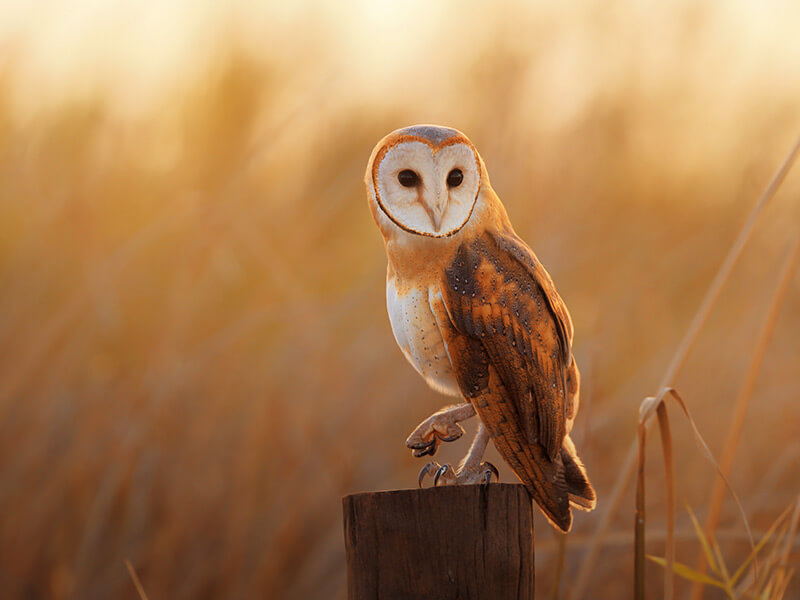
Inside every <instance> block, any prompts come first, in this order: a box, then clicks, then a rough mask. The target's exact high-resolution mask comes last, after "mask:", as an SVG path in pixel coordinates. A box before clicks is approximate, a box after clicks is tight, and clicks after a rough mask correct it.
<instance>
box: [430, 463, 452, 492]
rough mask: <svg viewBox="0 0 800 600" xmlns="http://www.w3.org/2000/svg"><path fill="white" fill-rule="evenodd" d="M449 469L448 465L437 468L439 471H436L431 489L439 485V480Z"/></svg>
mask: <svg viewBox="0 0 800 600" xmlns="http://www.w3.org/2000/svg"><path fill="white" fill-rule="evenodd" d="M449 468H450V465H442V466H441V467H439V470H438V471H436V475H434V476H433V487H436V486H437V485H438V484H439V478H440V477H441V476H442V475H444V474H445V473H447V470H448V469H449Z"/></svg>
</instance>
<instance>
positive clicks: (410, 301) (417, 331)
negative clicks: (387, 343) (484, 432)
mask: <svg viewBox="0 0 800 600" xmlns="http://www.w3.org/2000/svg"><path fill="white" fill-rule="evenodd" d="M439 293H440V292H439V290H438V289H436V288H428V289H426V288H412V289H411V291H409V292H408V293H407V294H405V295H403V296H401V295H399V294H398V293H397V288H396V287H395V284H394V280H393V279H392V278H389V279H387V281H386V307H387V308H388V309H389V321H390V322H391V324H392V332H393V333H394V339H395V340H397V345H398V346H400V349H401V350H402V351H403V354H405V357H406V358H407V359H408V362H410V363H411V365H412V366H413V367H414V368H415V369H416V370H417V372H418V373H419V374H420V375H422V377H424V378H425V381H427V382H428V385H430V386H431V387H432V388H433V389H435V390H437V391H439V392H442V393H445V394H449V395H451V396H460V395H461V392H460V391H459V389H458V382H457V381H456V377H455V373H454V372H453V367H452V365H451V363H450V358H449V357H448V355H447V348H446V346H445V344H444V340H443V339H442V334H441V333H440V332H439V326H438V324H437V323H436V318H435V317H434V315H433V312H432V310H431V304H430V298H431V297H432V296H434V295H436V294H439Z"/></svg>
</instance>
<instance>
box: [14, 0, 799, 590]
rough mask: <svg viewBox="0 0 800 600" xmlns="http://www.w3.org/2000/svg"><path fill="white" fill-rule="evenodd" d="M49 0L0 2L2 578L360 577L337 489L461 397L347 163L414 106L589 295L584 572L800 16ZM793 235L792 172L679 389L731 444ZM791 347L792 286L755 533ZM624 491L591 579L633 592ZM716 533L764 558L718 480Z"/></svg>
mask: <svg viewBox="0 0 800 600" xmlns="http://www.w3.org/2000/svg"><path fill="white" fill-rule="evenodd" d="M37 6H38V8H34V6H33V5H32V4H31V5H23V4H16V3H3V2H0V598H3V599H6V598H10V599H16V598H20V599H22V598H25V599H70V598H76V599H95V598H96V599H105V598H123V599H124V598H137V597H138V595H137V591H136V588H135V587H134V585H133V582H132V580H131V577H130V576H129V573H128V571H127V569H126V566H125V560H126V559H127V560H130V562H131V564H132V565H133V567H134V568H135V570H136V573H137V574H138V576H139V578H140V579H141V582H142V585H143V587H144V590H145V591H146V592H147V594H148V597H149V598H150V599H152V600H156V599H166V598H169V599H171V600H179V599H189V598H243V599H250V598H281V599H283V598H286V599H310V600H317V599H329V598H344V597H345V595H344V592H345V590H344V584H345V581H344V545H343V539H342V530H341V527H342V526H341V508H340V497H341V496H342V495H345V494H348V493H352V492H357V491H365V490H377V489H392V488H401V487H410V486H413V485H416V475H417V472H418V470H419V468H420V467H421V466H422V462H421V461H420V460H417V459H414V458H412V457H411V453H410V451H408V450H407V449H406V448H405V446H404V444H403V441H404V440H405V438H406V436H407V435H408V433H409V432H410V431H411V430H412V429H413V428H414V427H415V426H416V425H417V424H418V423H419V422H420V421H421V420H422V419H423V418H425V417H427V416H428V415H429V414H431V413H432V412H434V411H435V410H436V409H438V408H439V407H440V406H441V405H442V404H443V398H442V397H440V396H439V395H437V394H436V393H435V392H433V391H431V390H429V389H428V388H427V387H426V385H425V383H424V382H423V381H422V379H421V378H420V377H418V376H417V375H416V374H415V373H414V372H413V370H412V369H411V367H410V366H409V365H407V364H406V362H405V360H404V358H403V357H402V355H401V353H400V352H399V350H398V349H397V347H396V345H395V342H394V339H393V337H392V334H391V331H390V328H389V323H388V319H387V316H386V310H385V297H384V277H385V262H386V258H385V255H384V251H383V246H382V243H381V238H380V235H379V233H378V231H377V229H376V227H375V226H374V224H373V223H372V219H371V217H370V214H369V211H368V210H367V205H366V199H365V192H364V186H363V182H362V177H363V171H364V168H365V166H366V162H367V159H368V157H369V153H370V151H371V149H372V147H373V145H374V144H375V143H376V142H377V141H378V140H379V139H380V138H381V137H382V136H383V135H384V134H386V133H388V132H389V131H391V130H393V129H396V128H398V127H402V126H405V125H409V124H413V123H425V122H430V123H439V124H444V125H450V126H453V127H456V128H458V129H460V130H462V131H464V132H465V133H466V134H467V135H468V136H469V137H470V138H471V139H472V141H473V142H474V143H475V145H476V147H477V148H478V149H479V150H480V152H481V154H482V156H483V158H484V160H485V161H486V165H487V167H488V170H489V173H490V174H491V178H492V184H493V187H494V188H495V190H496V191H497V192H498V194H499V195H500V197H501V198H502V200H503V202H504V204H505V206H506V208H507V209H508V212H509V215H510V217H511V220H512V222H513V223H514V225H515V227H516V229H517V232H518V233H519V234H520V236H521V237H522V238H523V239H525V240H526V241H527V242H528V243H529V244H530V245H531V247H532V248H533V249H534V250H535V251H536V253H537V255H538V256H539V258H540V260H541V261H542V262H543V263H544V264H545V265H546V267H547V268H548V270H549V272H550V274H551V275H552V277H553V279H554V280H555V282H556V284H557V286H558V289H559V292H560V293H561V295H562V297H563V298H564V300H565V301H566V303H567V305H568V306H569V308H570V311H571V313H572V317H573V320H574V323H575V331H576V335H575V356H576V358H577V360H578V364H579V365H580V366H581V370H582V374H583V399H582V407H581V413H580V415H579V417H578V421H577V425H576V432H577V435H576V436H575V437H576V442H577V443H578V447H579V449H580V453H581V456H582V457H583V459H584V461H585V463H586V465H587V468H588V470H589V473H590V476H591V478H592V480H593V483H594V484H595V487H596V488H597V491H598V497H599V504H598V509H597V510H596V511H595V512H594V513H589V514H585V513H579V514H577V515H576V519H575V528H574V530H573V531H574V533H572V534H571V535H570V536H569V539H568V541H567V554H566V563H565V571H566V576H565V578H564V581H563V583H562V592H563V595H564V597H566V596H567V595H569V594H570V593H571V591H573V590H571V585H572V583H573V582H574V579H575V575H576V573H577V572H578V570H579V569H580V567H581V565H582V564H583V558H584V556H585V551H586V547H587V544H588V542H589V540H590V538H591V536H592V533H593V531H594V530H595V527H596V526H597V523H598V522H599V519H600V518H601V516H602V514H603V511H604V509H605V505H604V498H607V497H608V493H609V491H610V489H611V488H612V487H613V485H614V483H615V481H616V479H617V477H618V475H619V468H620V463H621V461H622V460H623V458H624V456H625V455H626V453H627V452H628V448H629V446H630V444H631V443H633V441H634V440H635V436H636V424H637V417H638V410H639V404H640V402H641V400H642V399H643V398H644V397H645V396H647V395H652V394H654V393H656V392H657V389H656V386H657V385H658V382H659V379H660V378H661V375H662V373H663V372H664V370H665V368H666V366H667V364H668V363H669V361H670V357H671V356H672V353H673V351H674V350H675V347H676V346H677V344H678V343H679V341H680V339H681V337H682V336H683V334H684V332H685V331H686V328H687V326H688V324H689V322H690V320H691V318H692V315H693V314H694V312H695V310H696V308H697V306H698V304H699V303H700V301H701V299H702V297H703V294H704V293H705V290H706V289H707V287H708V285H709V282H710V281H711V279H712V278H713V276H714V273H715V272H716V270H717V268H718V267H719V265H720V263H721V262H722V260H723V257H724V256H725V254H726V252H727V250H728V248H729V246H730V245H731V243H732V241H733V239H734V238H735V236H736V232H737V231H738V228H739V227H740V226H741V224H742V223H743V221H744V220H745V218H746V215H747V214H748V212H749V211H750V209H751V207H752V206H753V205H754V203H755V202H756V200H757V198H758V196H759V194H760V193H761V191H762V190H763V188H764V187H765V186H766V185H767V183H768V181H769V179H770V177H771V175H772V173H773V172H774V171H775V169H776V168H777V166H778V165H779V164H780V162H781V161H782V160H783V158H784V156H785V155H786V153H787V152H788V151H789V149H790V148H791V146H792V144H793V142H794V140H795V138H796V136H797V135H798V134H799V133H800V45H798V44H797V42H796V31H795V30H796V27H795V25H796V23H798V22H800V21H799V19H800V8H798V7H797V6H796V5H795V4H793V3H790V2H768V3H755V2H750V3H748V2H740V3H726V4H722V3H719V4H717V3H712V2H700V3H696V2H689V1H688V0H687V1H680V2H677V3H669V4H663V3H648V2H644V1H643V0H639V1H637V0H625V1H624V2H622V3H618V4H614V5H613V6H612V5H609V4H608V3H602V2H598V1H590V2H586V3H581V4H571V5H564V6H562V5H561V4H552V3H545V2H535V3H522V2H510V1H508V2H502V3H499V4H494V5H491V6H490V5H489V4H486V3H479V2H461V3H458V2H443V3H436V4H434V3H423V2H410V3H405V4H403V5H402V6H400V5H394V4H391V3H388V2H361V3H350V4H347V5H344V4H340V3H334V2H328V3H303V4H297V5H291V4H289V3H281V4H278V3H275V4H257V5H256V4H248V3H245V2H239V3H232V4H224V5H223V6H220V5H218V4H213V3H210V2H188V1H187V0H184V1H180V2H174V3H171V4H162V3H158V2H156V1H155V0H151V1H148V2H143V3H132V2H117V3H111V4H107V5H106V4H99V3H94V2H91V1H90V0H81V1H80V2H77V3H66V2H46V3H43V4H41V5H37ZM799 230H800V167H798V168H796V170H795V171H793V172H791V173H790V174H789V176H788V178H787V180H786V181H785V183H784V184H783V186H782V188H781V190H780V191H779V193H778V195H777V196H776V198H775V200H774V201H773V202H772V204H771V205H770V206H769V207H768V209H767V210H766V211H765V213H764V215H763V216H762V218H761V219H760V221H759V223H758V226H757V229H756V230H755V235H754V237H753V239H752V240H751V242H750V244H749V245H748V247H747V248H746V250H745V252H744V254H743V257H742V260H741V261H740V263H739V264H738V265H737V267H736V270H735V271H734V273H733V276H732V278H731V280H730V281H729V282H728V284H727V285H726V286H725V288H724V290H723V294H722V296H721V298H720V300H719V303H718V305H717V306H716V308H715V310H714V312H713V313H712V315H711V319H710V321H709V322H708V324H707V325H706V326H705V327H704V329H703V330H702V333H701V336H700V338H699V340H698V343H697V345H696V347H695V348H694V350H693V351H692V353H691V355H690V357H689V361H688V363H687V366H686V368H685V369H684V370H683V372H682V373H681V375H680V377H679V378H678V381H677V382H676V387H677V389H679V390H680V392H681V394H682V395H683V397H684V398H685V399H686V402H687V404H688V405H689V407H690V409H691V411H692V414H693V416H694V417H695V419H696V421H697V424H698V427H699V429H700V430H701V432H702V433H703V435H704V436H705V439H706V440H707V441H708V443H709V445H710V447H711V449H712V451H713V452H714V453H715V454H717V455H718V454H719V452H720V451H721V448H722V445H723V443H724V440H725V437H726V434H727V431H728V427H729V424H730V421H731V418H732V416H731V407H732V406H733V404H734V402H735V399H736V396H737V394H738V392H739V389H740V388H741V386H742V382H743V379H744V374H745V372H746V370H747V367H748V364H749V362H750V359H751V352H752V349H753V347H754V344H755V339H756V337H757V334H758V331H759V328H760V326H761V323H762V321H763V319H764V315H765V313H766V312H767V310H768V307H769V305H770V301H771V298H772V297H773V295H774V289H775V286H776V284H777V280H778V274H779V271H780V266H781V264H782V262H783V261H784V257H785V255H786V253H787V251H788V249H789V247H790V246H791V244H792V242H793V239H795V238H796V236H797V234H798V231H799ZM798 339H800V276H797V277H794V279H793V281H792V284H791V288H790V289H789V292H788V295H787V297H786V300H785V302H784V303H783V306H782V307H781V310H780V313H779V316H778V321H777V326H776V329H775V333H774V335H773V336H772V337H771V339H770V343H769V346H768V348H767V350H766V354H765V356H764V363H763V367H762V368H761V371H760V375H759V378H758V381H757V386H756V388H755V392H754V395H753V399H752V404H751V406H750V410H749V412H748V417H747V420H746V423H745V427H744V430H743V433H742V438H741V442H740V444H739V447H738V450H737V453H736V460H735V462H734V470H733V472H732V474H731V478H730V479H731V484H732V486H733V487H734V489H735V490H736V492H737V493H738V495H739V497H740V498H741V501H742V504H743V506H744V508H745V510H746V512H747V514H748V517H749V519H750V521H751V524H752V526H753V528H754V530H755V531H756V533H763V531H764V530H765V529H766V528H767V527H768V526H769V524H770V523H772V521H773V520H774V519H775V518H776V517H777V515H778V514H779V513H781V512H782V511H783V510H784V509H785V508H786V507H787V506H789V505H790V504H792V503H793V502H795V501H796V499H797V497H798V493H800V475H798V473H800V471H799V470H798V467H797V465H798V463H800V403H798V396H799V395H800V344H799V343H798ZM672 423H673V434H674V437H675V461H676V473H677V494H678V496H677V497H678V508H679V511H678V522H677V527H678V545H677V554H678V559H679V560H681V561H682V562H686V563H689V564H694V562H695V560H696V557H697V555H698V552H699V544H698V541H697V539H696V537H695V535H694V533H693V531H692V529H691V523H690V520H689V517H688V514H687V511H686V510H685V507H686V506H689V507H691V508H692V509H693V510H694V511H695V513H697V514H698V516H699V517H700V518H701V520H702V518H703V517H704V515H705V510H706V509H705V507H706V504H707V501H708V496H709V491H710V489H711V485H712V484H713V481H714V470H713V468H712V467H711V466H710V465H709V464H708V463H707V462H706V461H705V460H704V458H703V454H702V452H701V450H700V449H699V448H698V446H697V445H696V443H695V441H694V439H693V437H692V434H691V430H690V428H689V427H688V425H687V424H686V423H685V421H684V420H683V419H681V418H680V417H679V416H678V412H677V411H673V420H672ZM467 437H469V436H465V437H464V439H462V440H460V441H459V442H456V443H454V444H452V445H450V447H448V448H444V449H442V451H441V456H440V457H439V458H440V460H441V459H444V460H451V461H454V460H457V459H458V458H459V457H460V455H461V454H462V453H463V452H464V450H465V449H466V446H467V444H468V440H467V439H466V438H467ZM651 437H656V436H651ZM649 450H650V451H649V457H648V465H647V472H648V475H649V478H648V484H647V489H648V552H649V553H651V554H656V555H663V553H664V536H663V530H664V526H665V517H664V502H663V499H662V494H661V490H663V483H662V476H661V474H660V472H661V457H660V456H659V453H660V450H659V449H658V446H657V444H656V443H655V442H654V443H651V444H650V448H649ZM494 456H495V460H496V464H498V466H499V467H500V470H501V475H502V476H503V479H504V480H506V481H511V480H512V479H511V477H512V475H511V473H510V470H509V469H508V468H507V467H505V465H503V464H502V463H501V462H500V461H499V459H498V458H497V457H496V455H494ZM633 506H634V504H633V491H632V487H631V489H629V490H628V494H627V495H626V497H625V500H624V502H623V505H622V509H621V510H620V512H619V514H618V515H617V516H616V517H615V518H614V519H613V520H612V526H611V530H610V532H609V533H608V534H607V535H606V536H604V538H603V540H602V553H601V556H600V560H599V561H598V562H597V564H596V565H595V567H594V568H593V570H592V573H591V582H590V586H589V590H590V591H589V593H588V594H587V596H586V597H591V598H625V597H630V596H631V595H632V573H633V564H632V543H633V542H632V540H633ZM536 519H537V521H536V532H537V556H536V560H537V574H538V578H537V587H538V588H539V591H540V595H541V596H542V597H545V598H549V597H551V596H550V590H551V588H552V583H553V582H552V577H551V575H550V573H552V571H553V570H554V569H553V565H554V562H555V560H556V556H557V543H558V542H557V538H556V536H555V535H554V534H553V533H552V532H551V530H550V528H549V527H548V525H547V524H546V523H545V521H544V519H543V518H541V515H539V513H538V512H537V513H536ZM660 532H661V533H660ZM717 539H718V541H719V543H720V546H721V548H722V551H723V553H724V554H725V556H726V558H729V560H730V562H731V564H738V562H739V561H741V560H742V559H743V558H744V557H745V556H747V554H748V552H749V546H748V543H747V537H746V535H745V533H744V529H743V525H742V523H741V520H740V519H739V518H738V517H737V513H736V511H735V508H734V504H733V502H732V501H730V499H729V500H728V501H727V503H726V504H725V510H724V512H723V521H722V524H721V526H720V529H719V531H718V534H717ZM799 550H800V541H797V542H795V544H794V545H793V546H792V552H791V559H792V561H793V562H792V564H793V565H794V567H797V566H798V559H799V558H800V551H799ZM647 569H648V570H647V573H648V590H649V592H650V593H651V594H652V595H653V597H660V596H659V594H660V587H661V581H662V576H663V571H662V569H661V568H660V567H658V566H657V565H648V568H647ZM677 589H678V592H679V594H681V595H686V594H687V592H688V589H689V588H688V586H686V585H685V583H683V582H679V583H678V588H677ZM798 596H800V583H798V580H797V579H795V580H793V581H792V583H791V584H790V586H789V589H788V590H787V592H786V597H787V598H794V597H798ZM706 597H708V598H714V597H721V596H717V595H715V593H714V592H713V591H711V590H709V591H707V595H706Z"/></svg>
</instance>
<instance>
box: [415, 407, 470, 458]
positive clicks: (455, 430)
mask: <svg viewBox="0 0 800 600" xmlns="http://www.w3.org/2000/svg"><path fill="white" fill-rule="evenodd" d="M451 410H452V409H451ZM453 419H454V417H453V415H452V414H451V412H450V411H445V412H439V413H436V414H435V415H431V416H430V417H428V418H427V419H425V420H424V421H423V422H422V423H420V424H419V425H418V426H417V428H416V429H415V430H414V431H413V432H412V433H411V435H410V436H408V439H407V440H406V446H408V447H409V448H411V450H413V454H414V456H416V457H417V458H419V457H421V456H428V455H430V456H433V455H434V454H436V450H437V449H438V448H439V444H440V443H441V442H454V441H456V440H457V439H458V438H460V437H461V436H462V435H464V428H463V427H461V425H459V424H458V423H457V422H456V421H454V420H453Z"/></svg>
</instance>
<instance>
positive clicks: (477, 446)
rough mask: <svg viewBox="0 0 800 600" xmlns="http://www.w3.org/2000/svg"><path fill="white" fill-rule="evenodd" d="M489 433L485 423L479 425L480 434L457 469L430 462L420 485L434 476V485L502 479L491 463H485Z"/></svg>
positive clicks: (423, 469) (476, 435) (425, 467)
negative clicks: (427, 477) (427, 478)
mask: <svg viewBox="0 0 800 600" xmlns="http://www.w3.org/2000/svg"><path fill="white" fill-rule="evenodd" d="M489 439H490V437H489V431H488V430H487V429H486V427H484V425H483V423H481V424H479V425H478V432H477V433H476V434H475V439H473V440H472V444H471V445H470V447H469V452H467V455H466V456H465V457H464V458H463V459H462V461H461V463H460V464H459V465H458V468H457V469H454V468H453V467H452V466H451V465H439V464H438V463H436V462H430V463H428V464H427V465H425V466H424V467H423V468H422V471H421V472H420V474H419V483H420V486H422V481H423V480H424V479H425V476H426V475H432V476H433V485H434V486H436V485H439V484H448V483H463V484H468V483H489V482H490V481H491V480H492V475H494V477H495V479H500V473H498V471H497V467H495V466H494V465H493V464H492V463H490V462H483V454H484V452H486V446H487V445H488V444H489Z"/></svg>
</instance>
